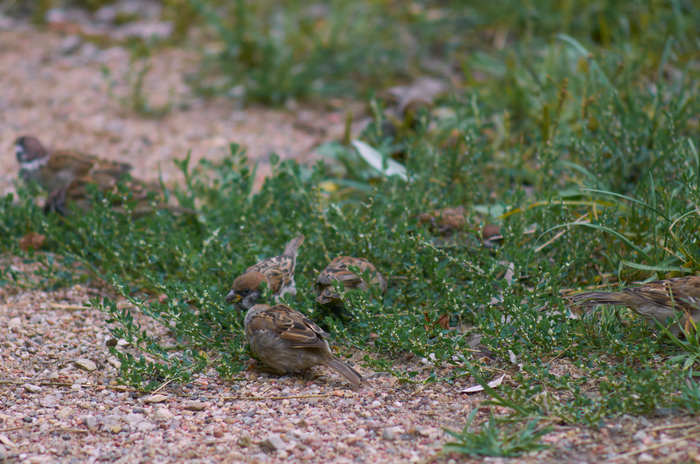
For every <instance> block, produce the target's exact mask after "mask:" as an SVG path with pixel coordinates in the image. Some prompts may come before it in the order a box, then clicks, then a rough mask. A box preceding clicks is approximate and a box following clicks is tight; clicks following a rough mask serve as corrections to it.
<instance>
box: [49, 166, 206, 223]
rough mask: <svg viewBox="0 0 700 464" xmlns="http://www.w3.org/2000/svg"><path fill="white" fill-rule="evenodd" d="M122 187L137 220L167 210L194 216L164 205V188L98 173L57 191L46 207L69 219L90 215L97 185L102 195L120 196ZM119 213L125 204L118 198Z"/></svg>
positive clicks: (191, 212) (113, 205) (114, 206)
mask: <svg viewBox="0 0 700 464" xmlns="http://www.w3.org/2000/svg"><path fill="white" fill-rule="evenodd" d="M119 183H122V184H123V185H124V186H125V187H126V188H127V189H128V190H129V193H130V197H131V201H132V202H133V203H132V204H131V211H132V213H133V215H134V216H140V215H143V214H148V213H152V212H154V211H155V210H159V209H166V210H169V211H171V212H172V213H175V214H194V212H193V211H191V210H189V209H187V208H180V207H177V206H171V205H167V204H165V203H164V200H163V199H162V198H161V193H162V192H161V189H160V186H158V185H156V184H150V183H146V182H143V181H139V180H137V179H117V178H115V177H114V176H113V175H112V173H111V172H105V171H100V170H97V171H94V172H92V173H91V174H90V175H85V176H81V177H78V178H75V179H73V180H72V181H70V182H69V183H68V184H67V185H66V186H65V187H63V188H60V189H56V190H54V191H53V192H51V193H50V194H49V196H48V197H47V199H46V203H45V204H44V211H46V212H56V213H59V214H61V215H64V216H67V215H69V214H70V212H71V211H72V210H76V211H83V212H85V211H88V210H90V209H91V208H92V197H91V194H90V187H89V186H90V185H94V186H95V188H96V190H97V191H98V192H101V193H102V194H107V193H112V194H117V193H119ZM111 206H112V207H113V208H114V209H115V210H118V211H120V210H121V211H123V210H124V204H123V202H122V201H121V198H119V197H117V198H116V201H113V203H112V205H111Z"/></svg>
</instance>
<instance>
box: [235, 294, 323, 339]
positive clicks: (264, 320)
mask: <svg viewBox="0 0 700 464" xmlns="http://www.w3.org/2000/svg"><path fill="white" fill-rule="evenodd" d="M248 327H249V329H250V330H252V331H258V330H265V331H269V332H273V333H275V334H276V335H277V336H279V337H280V338H281V339H282V340H285V341H287V342H288V343H289V344H290V347H292V348H322V347H324V346H326V342H325V340H324V336H325V335H326V333H325V332H324V331H323V329H321V328H320V327H319V326H317V325H316V324H315V323H314V322H312V321H311V320H310V319H309V318H307V317H306V316H304V315H303V314H302V313H300V312H299V311H296V310H294V309H292V308H290V307H289V306H285V305H281V304H279V305H275V306H271V307H269V308H268V309H266V310H265V311H262V312H260V313H259V314H257V315H256V316H255V317H254V318H253V319H252V320H251V321H250V322H249V323H248Z"/></svg>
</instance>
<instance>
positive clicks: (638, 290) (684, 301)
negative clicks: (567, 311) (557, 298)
mask: <svg viewBox="0 0 700 464" xmlns="http://www.w3.org/2000/svg"><path fill="white" fill-rule="evenodd" d="M569 298H570V299H571V301H573V302H574V303H575V304H579V305H585V306H590V307H592V306H595V305H599V304H609V305H621V306H627V307H629V308H631V309H633V310H634V311H635V312H636V313H638V314H640V315H641V316H643V317H645V318H646V319H648V320H650V321H653V320H656V321H658V322H660V323H662V324H663V323H666V321H667V319H668V318H669V317H673V316H674V315H675V313H676V311H682V312H683V313H684V314H685V317H684V318H683V319H684V321H683V327H684V329H685V330H686V331H688V330H689V329H690V326H691V325H696V324H697V323H698V322H700V276H691V277H676V278H674V279H667V280H657V281H654V282H649V283H647V284H644V285H642V286H640V287H630V288H625V289H623V290H622V291H619V292H585V293H579V294H576V295H573V296H571V297H569ZM691 321H692V323H691ZM670 330H671V332H672V333H673V334H674V335H676V336H677V335H678V334H679V333H680V327H677V326H674V327H671V329H670Z"/></svg>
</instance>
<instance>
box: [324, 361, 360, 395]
mask: <svg viewBox="0 0 700 464" xmlns="http://www.w3.org/2000/svg"><path fill="white" fill-rule="evenodd" d="M328 367H330V368H332V369H334V370H336V371H337V372H338V373H339V374H341V375H342V376H343V377H345V378H346V379H348V381H349V382H350V383H351V384H352V385H353V387H355V388H357V387H359V386H360V384H361V383H362V376H361V375H360V374H359V372H357V371H356V370H355V369H353V368H352V367H350V366H348V365H347V364H345V363H344V362H343V361H341V360H340V359H336V358H331V359H329V360H328Z"/></svg>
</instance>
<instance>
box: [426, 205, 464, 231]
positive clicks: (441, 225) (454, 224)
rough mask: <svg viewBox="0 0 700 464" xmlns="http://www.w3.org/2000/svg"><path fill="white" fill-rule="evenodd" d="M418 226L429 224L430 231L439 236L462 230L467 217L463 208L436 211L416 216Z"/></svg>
mask: <svg viewBox="0 0 700 464" xmlns="http://www.w3.org/2000/svg"><path fill="white" fill-rule="evenodd" d="M418 222H419V223H420V224H429V225H430V227H431V229H433V230H435V231H437V232H438V233H441V234H451V233H452V232H456V231H459V230H462V229H464V227H465V226H466V225H467V216H466V211H465V209H464V206H457V207H455V208H443V209H436V210H434V211H431V212H429V213H422V214H419V215H418Z"/></svg>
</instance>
